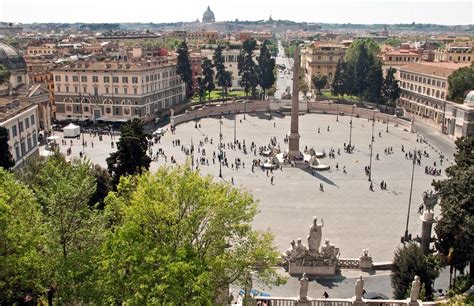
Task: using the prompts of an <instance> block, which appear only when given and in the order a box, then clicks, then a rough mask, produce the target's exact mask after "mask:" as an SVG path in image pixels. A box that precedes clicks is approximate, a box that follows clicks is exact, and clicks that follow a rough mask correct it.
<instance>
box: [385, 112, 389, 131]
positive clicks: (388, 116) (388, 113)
mask: <svg viewBox="0 0 474 306" xmlns="http://www.w3.org/2000/svg"><path fill="white" fill-rule="evenodd" d="M388 118H389V113H388V110H387V129H386V130H385V132H387V133H388Z"/></svg>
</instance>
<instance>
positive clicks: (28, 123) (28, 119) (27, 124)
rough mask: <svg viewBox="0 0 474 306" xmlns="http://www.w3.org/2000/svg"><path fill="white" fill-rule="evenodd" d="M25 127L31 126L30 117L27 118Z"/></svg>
mask: <svg viewBox="0 0 474 306" xmlns="http://www.w3.org/2000/svg"><path fill="white" fill-rule="evenodd" d="M25 128H26V129H29V128H30V118H25Z"/></svg>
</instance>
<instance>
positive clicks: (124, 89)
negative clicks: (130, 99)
mask: <svg viewBox="0 0 474 306" xmlns="http://www.w3.org/2000/svg"><path fill="white" fill-rule="evenodd" d="M123 94H124V95H126V94H127V87H124V88H123Z"/></svg>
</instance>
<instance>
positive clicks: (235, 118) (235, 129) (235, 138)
mask: <svg viewBox="0 0 474 306" xmlns="http://www.w3.org/2000/svg"><path fill="white" fill-rule="evenodd" d="M234 107H235V111H234V143H235V142H236V141H237V100H235V98H234Z"/></svg>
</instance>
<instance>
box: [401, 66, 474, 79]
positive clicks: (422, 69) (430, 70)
mask: <svg viewBox="0 0 474 306" xmlns="http://www.w3.org/2000/svg"><path fill="white" fill-rule="evenodd" d="M468 65H469V63H467V65H466V64H464V65H463V66H459V64H457V63H440V62H423V63H422V64H408V65H404V66H402V67H400V70H404V71H411V72H417V73H422V74H429V75H435V76H441V77H448V76H449V75H450V74H451V73H453V72H454V71H456V70H457V69H459V68H461V67H465V66H468Z"/></svg>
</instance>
